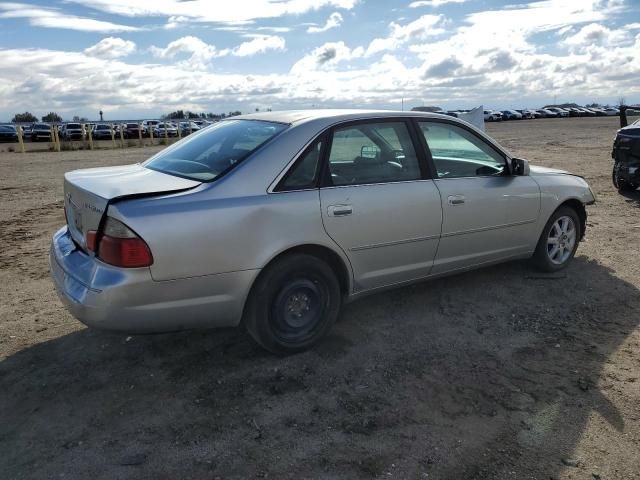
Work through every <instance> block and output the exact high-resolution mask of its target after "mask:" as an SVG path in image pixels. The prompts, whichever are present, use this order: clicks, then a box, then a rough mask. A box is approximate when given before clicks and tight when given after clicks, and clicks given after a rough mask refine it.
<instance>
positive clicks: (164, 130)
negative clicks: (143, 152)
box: [153, 122, 178, 137]
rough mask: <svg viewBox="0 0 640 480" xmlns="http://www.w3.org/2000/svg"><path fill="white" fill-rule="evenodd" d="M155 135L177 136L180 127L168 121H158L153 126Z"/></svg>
mask: <svg viewBox="0 0 640 480" xmlns="http://www.w3.org/2000/svg"><path fill="white" fill-rule="evenodd" d="M153 136H154V137H165V136H167V137H177V136H178V129H177V128H176V127H174V126H173V125H172V124H170V123H168V122H162V123H158V124H157V125H156V126H155V127H154V128H153Z"/></svg>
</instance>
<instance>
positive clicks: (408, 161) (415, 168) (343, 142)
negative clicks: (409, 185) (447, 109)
mask: <svg viewBox="0 0 640 480" xmlns="http://www.w3.org/2000/svg"><path fill="white" fill-rule="evenodd" d="M329 171H330V173H331V181H332V183H333V185H357V184H366V183H385V182H401V181H408V180H418V179H420V168H419V164H418V158H417V157H416V152H415V150H414V148H413V143H412V141H411V136H410V134H409V131H408V129H407V126H406V124H405V123H404V122H380V123H363V124H357V125H353V126H349V127H343V128H337V129H336V130H335V131H334V133H333V140H332V142H331V148H330V154H329Z"/></svg>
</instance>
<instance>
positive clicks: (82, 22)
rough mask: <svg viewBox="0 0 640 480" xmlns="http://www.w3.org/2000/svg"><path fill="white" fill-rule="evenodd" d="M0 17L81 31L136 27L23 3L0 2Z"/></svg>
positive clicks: (41, 25)
mask: <svg viewBox="0 0 640 480" xmlns="http://www.w3.org/2000/svg"><path fill="white" fill-rule="evenodd" d="M0 11H2V13H0V19H2V18H26V19H28V21H29V25H31V26H34V27H44V28H63V29H68V30H79V31H83V32H105V33H106V32H133V31H137V30H141V29H140V28H137V27H131V26H128V25H120V24H116V23H111V22H105V21H102V20H94V19H93V18H84V17H78V16H75V15H67V14H65V13H62V12H60V11H59V10H58V9H55V8H46V7H40V6H35V5H29V4H24V3H0Z"/></svg>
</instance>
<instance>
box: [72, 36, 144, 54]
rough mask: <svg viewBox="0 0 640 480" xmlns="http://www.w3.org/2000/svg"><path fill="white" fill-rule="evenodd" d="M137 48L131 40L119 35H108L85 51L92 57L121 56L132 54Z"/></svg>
mask: <svg viewBox="0 0 640 480" xmlns="http://www.w3.org/2000/svg"><path fill="white" fill-rule="evenodd" d="M135 50H136V44H135V43H134V42H132V41H131V40H124V39H122V38H117V37H107V38H103V39H102V40H100V41H99V42H98V43H96V44H95V45H93V46H91V47H89V48H86V49H85V50H84V53H86V54H87V55H89V56H92V57H100V58H120V57H126V56H127V55H130V54H132V53H133V52H135Z"/></svg>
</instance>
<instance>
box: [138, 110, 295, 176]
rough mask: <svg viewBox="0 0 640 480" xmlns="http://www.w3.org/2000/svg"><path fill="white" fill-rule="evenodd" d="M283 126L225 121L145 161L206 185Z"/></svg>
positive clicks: (200, 131)
mask: <svg viewBox="0 0 640 480" xmlns="http://www.w3.org/2000/svg"><path fill="white" fill-rule="evenodd" d="M286 128H287V125H284V124H281V123H273V122H264V121H259V120H226V121H223V122H218V123H216V124H215V125H213V126H211V127H209V128H205V129H203V130H199V131H198V132H197V133H194V134H193V135H189V136H188V137H187V138H185V139H184V140H182V141H180V142H178V143H176V144H175V145H173V146H172V147H170V148H167V149H166V150H163V151H162V152H160V153H159V154H157V155H156V156H154V157H152V158H150V159H149V160H147V161H146V162H145V163H144V164H143V165H144V166H145V167H147V168H151V169H152V170H157V171H159V172H163V173H168V174H171V175H177V176H179V177H185V178H190V179H193V180H199V181H203V182H210V181H213V180H215V179H216V178H217V177H219V176H221V175H223V174H224V173H226V172H227V171H229V170H231V169H232V168H233V167H235V166H236V165H237V164H238V163H240V162H241V161H242V160H244V159H245V158H247V157H248V156H249V155H251V153H253V152H254V151H255V150H257V149H258V148H260V147H261V146H262V145H264V144H265V143H266V142H268V141H269V140H271V139H272V138H273V137H275V136H276V135H278V134H279V133H280V132H282V131H283V130H285V129H286Z"/></svg>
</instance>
